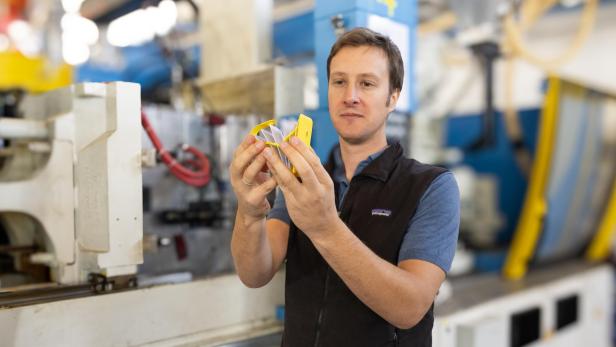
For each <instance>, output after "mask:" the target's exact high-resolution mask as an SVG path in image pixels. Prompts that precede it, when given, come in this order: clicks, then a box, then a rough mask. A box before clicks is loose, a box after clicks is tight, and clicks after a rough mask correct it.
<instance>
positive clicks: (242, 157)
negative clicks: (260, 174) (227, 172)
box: [231, 141, 265, 178]
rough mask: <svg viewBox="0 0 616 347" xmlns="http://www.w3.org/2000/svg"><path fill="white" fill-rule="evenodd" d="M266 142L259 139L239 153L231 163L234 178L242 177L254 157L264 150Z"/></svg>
mask: <svg viewBox="0 0 616 347" xmlns="http://www.w3.org/2000/svg"><path fill="white" fill-rule="evenodd" d="M263 148H265V144H264V143H263V141H257V142H256V143H254V144H252V145H250V146H249V147H248V148H246V149H245V150H244V151H243V152H241V153H239V154H238V155H237V157H236V158H235V159H233V162H232V163H231V175H232V176H233V177H234V178H241V177H242V175H243V174H244V170H246V167H247V166H248V165H250V163H251V162H252V161H253V159H254V158H255V157H256V156H257V155H258V154H259V153H261V151H263Z"/></svg>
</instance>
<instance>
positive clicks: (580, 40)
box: [503, 0, 598, 72]
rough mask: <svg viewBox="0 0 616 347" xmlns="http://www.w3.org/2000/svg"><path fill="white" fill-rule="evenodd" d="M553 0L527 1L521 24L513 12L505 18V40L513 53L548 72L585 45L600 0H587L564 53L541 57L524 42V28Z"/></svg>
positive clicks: (567, 59)
mask: <svg viewBox="0 0 616 347" xmlns="http://www.w3.org/2000/svg"><path fill="white" fill-rule="evenodd" d="M550 2H553V1H552V0H535V1H527V2H526V3H525V4H527V5H526V6H530V7H526V9H525V10H523V16H524V18H525V19H524V20H523V21H522V22H523V23H524V24H523V25H520V24H519V23H516V22H515V20H514V19H513V14H512V13H509V14H507V15H506V16H505V18H504V22H503V25H504V30H505V41H506V43H507V44H508V45H510V47H511V49H512V53H513V54H514V55H517V56H519V57H521V58H523V59H525V60H527V61H529V62H531V63H532V64H534V65H537V66H539V67H541V68H543V69H545V70H547V71H548V72H551V71H554V70H555V69H557V68H558V67H560V66H561V65H562V64H564V63H566V62H568V61H569V60H570V59H571V58H573V57H574V56H575V55H576V54H577V53H578V52H579V50H580V49H581V48H582V46H583V45H584V42H585V41H586V40H587V38H588V36H589V35H590V33H591V31H592V28H593V26H594V24H595V20H596V14H597V7H598V0H587V2H586V5H585V6H584V10H583V11H582V16H581V20H580V26H579V29H578V31H577V33H576V35H575V37H574V38H573V41H572V42H571V44H570V45H569V47H567V48H566V49H565V50H564V51H563V52H562V53H560V54H559V55H557V56H555V57H552V58H545V57H539V56H537V55H535V54H533V53H532V52H531V51H530V49H529V48H528V47H527V45H526V43H525V42H524V40H523V38H522V36H523V29H522V27H524V29H527V27H528V26H530V24H531V23H532V22H533V21H535V20H536V19H537V18H538V16H539V14H540V13H543V12H545V11H547V9H548V8H549V7H547V6H548V5H549V4H550Z"/></svg>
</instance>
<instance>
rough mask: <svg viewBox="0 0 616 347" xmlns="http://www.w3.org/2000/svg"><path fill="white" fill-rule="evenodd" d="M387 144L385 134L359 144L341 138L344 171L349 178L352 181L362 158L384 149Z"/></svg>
mask: <svg viewBox="0 0 616 347" xmlns="http://www.w3.org/2000/svg"><path fill="white" fill-rule="evenodd" d="M386 146H387V139H386V138H385V136H383V137H382V138H377V139H374V140H373V141H368V142H364V143H359V144H351V143H348V142H345V141H344V140H343V139H340V154H341V156H342V162H343V163H344V171H345V176H346V178H347V180H349V181H351V179H352V178H353V174H354V173H355V170H356V169H357V165H359V163H360V162H361V161H362V160H364V159H366V158H368V156H369V155H371V154H374V153H376V152H378V151H380V150H382V149H383V148H385V147H386Z"/></svg>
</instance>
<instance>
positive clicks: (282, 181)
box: [263, 148, 301, 193]
mask: <svg viewBox="0 0 616 347" xmlns="http://www.w3.org/2000/svg"><path fill="white" fill-rule="evenodd" d="M263 155H264V156H265V159H266V160H267V164H268V167H269V168H270V172H271V173H272V175H273V176H274V177H275V178H276V181H277V182H278V185H280V186H281V187H285V188H287V189H289V190H290V191H291V192H292V193H298V192H299V189H300V188H301V184H300V183H299V182H298V181H297V178H296V177H295V176H294V175H293V174H292V173H291V171H290V170H289V168H287V166H286V165H284V164H283V163H282V160H280V158H279V157H278V155H276V154H274V151H272V149H271V148H266V149H265V150H264V151H263Z"/></svg>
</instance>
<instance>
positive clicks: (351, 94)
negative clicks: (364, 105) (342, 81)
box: [344, 84, 359, 106]
mask: <svg viewBox="0 0 616 347" xmlns="http://www.w3.org/2000/svg"><path fill="white" fill-rule="evenodd" d="M344 103H345V105H347V106H352V105H357V104H359V94H358V93H357V88H355V86H353V85H352V84H351V85H349V86H348V87H347V88H346V90H345V91H344Z"/></svg>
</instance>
